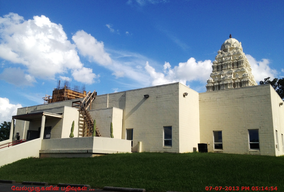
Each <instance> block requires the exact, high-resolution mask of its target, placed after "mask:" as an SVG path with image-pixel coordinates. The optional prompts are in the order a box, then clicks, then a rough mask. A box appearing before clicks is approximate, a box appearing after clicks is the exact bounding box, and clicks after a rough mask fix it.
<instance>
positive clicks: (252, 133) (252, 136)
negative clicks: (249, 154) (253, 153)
mask: <svg viewBox="0 0 284 192" xmlns="http://www.w3.org/2000/svg"><path fill="white" fill-rule="evenodd" d="M248 131H249V147H250V149H259V136H258V129H254V130H248Z"/></svg>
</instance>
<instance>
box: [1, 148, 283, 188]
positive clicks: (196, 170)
mask: <svg viewBox="0 0 284 192" xmlns="http://www.w3.org/2000/svg"><path fill="white" fill-rule="evenodd" d="M0 158H3V157H0ZM0 179H5V180H16V181H18V182H21V181H41V182H48V183H49V184H58V183H74V184H89V185H91V187H93V188H102V187H104V186H115V187H133V188H145V189H146V191H206V190H205V187H206V186H213V187H215V186H223V187H225V186H232V187H233V186H239V187H241V186H250V187H251V186H269V187H270V186H274V187H275V186H277V187H278V191H284V157H268V156H252V155H232V154H216V153H188V154H171V153H133V154H114V155H107V156H100V157H94V158H44V159H37V158H29V159H23V160H20V161H18V162H15V163H13V164H10V165H6V166H3V167H1V168H0ZM212 191H213V190H212ZM222 191H225V190H222ZM239 191H241V188H240V190H239ZM250 191H252V190H250Z"/></svg>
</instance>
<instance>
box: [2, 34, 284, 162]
mask: <svg viewBox="0 0 284 192" xmlns="http://www.w3.org/2000/svg"><path fill="white" fill-rule="evenodd" d="M206 88H207V91H206V92H204V93H198V92H196V91H194V90H192V89H190V88H189V87H187V86H185V85H183V84H181V83H178V82H177V83H171V84H166V85H159V86H153V87H146V88H141V89H135V90H129V91H122V92H117V93H110V94H104V95H99V94H97V92H96V91H93V92H89V93H83V94H84V95H83V96H82V97H83V98H79V97H80V96H77V95H79V93H78V94H77V93H75V92H71V91H70V90H65V91H59V90H55V92H54V94H53V95H55V96H56V98H57V100H56V101H55V100H53V98H51V100H52V101H53V102H49V103H48V104H43V105H36V106H30V107H23V108H19V109H18V111H17V115H15V116H13V117H12V123H11V124H12V127H13V129H11V130H12V131H11V133H10V139H9V140H8V141H2V142H0V156H1V157H7V158H1V159H0V166H1V165H3V164H7V163H10V162H13V161H16V160H18V159H21V158H26V157H30V156H33V157H90V156H95V155H98V154H107V153H125V152H128V153H131V152H170V153H187V152H195V151H199V152H205V151H206V152H214V153H233V154H252V155H269V156H280V155H284V136H283V134H284V106H283V100H282V99H281V98H280V97H279V95H278V94H277V93H276V92H275V90H274V89H273V88H272V87H271V86H270V85H269V84H267V85H257V84H256V82H255V80H254V77H253V75H252V71H251V67H250V64H249V62H248V60H247V58H246V56H245V54H244V53H243V48H242V45H241V43H240V42H239V41H238V40H236V39H234V38H229V39H227V40H226V41H225V42H224V43H223V44H222V46H221V49H220V50H219V51H218V55H217V56H216V60H215V61H214V62H213V66H212V73H211V75H210V79H209V80H208V84H207V85H206ZM60 90H61V89H60ZM67 92H68V93H69V92H70V93H72V97H73V96H74V97H75V96H76V97H75V98H71V99H68V98H67V97H65V96H64V97H62V94H63V95H64V94H65V95H66V93H67ZM58 98H64V99H63V100H62V99H60V100H58ZM48 99H50V98H48ZM18 139H19V140H20V141H23V143H21V144H17V145H14V146H13V147H9V148H8V147H6V148H5V147H3V146H5V145H8V146H9V145H10V146H11V143H9V142H16V141H17V140H18ZM24 141H27V142H24ZM5 142H6V143H5ZM1 146H2V147H1Z"/></svg>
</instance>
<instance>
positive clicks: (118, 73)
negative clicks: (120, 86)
mask: <svg viewBox="0 0 284 192" xmlns="http://www.w3.org/2000/svg"><path fill="white" fill-rule="evenodd" d="M112 75H114V76H115V77H116V78H119V77H124V76H125V74H124V72H123V71H115V72H114V73H112Z"/></svg>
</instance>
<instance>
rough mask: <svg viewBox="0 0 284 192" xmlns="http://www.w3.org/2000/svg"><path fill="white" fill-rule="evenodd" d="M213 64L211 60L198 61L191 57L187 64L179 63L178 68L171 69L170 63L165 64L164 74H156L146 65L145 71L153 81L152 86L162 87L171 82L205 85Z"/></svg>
mask: <svg viewBox="0 0 284 192" xmlns="http://www.w3.org/2000/svg"><path fill="white" fill-rule="evenodd" d="M211 66H212V63H211V61H210V60H205V61H198V62H196V60H195V59H194V58H193V57H191V58H190V59H189V60H188V61H187V62H185V63H179V65H178V66H175V67H174V68H171V65H170V63H168V62H166V63H165V64H164V72H163V73H162V72H156V70H155V69H154V68H153V67H151V66H150V65H149V63H146V66H145V69H146V71H147V72H148V73H149V75H150V76H151V79H152V85H160V84H166V83H171V82H181V83H183V84H186V83H187V82H191V81H199V82H202V83H205V82H206V80H207V79H208V78H209V76H210V73H211V70H212V67H211Z"/></svg>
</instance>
